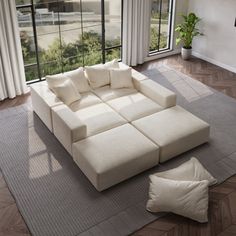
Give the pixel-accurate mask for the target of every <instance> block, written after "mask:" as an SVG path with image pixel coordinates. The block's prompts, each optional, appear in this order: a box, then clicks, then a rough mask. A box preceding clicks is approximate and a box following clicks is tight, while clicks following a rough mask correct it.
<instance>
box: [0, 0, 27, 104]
mask: <svg viewBox="0 0 236 236" xmlns="http://www.w3.org/2000/svg"><path fill="white" fill-rule="evenodd" d="M26 92H28V90H27V86H26V83H25V72H24V62H23V57H22V52H21V43H20V36H19V29H18V23H17V17H16V6H15V0H0V101H1V100H3V99H5V98H14V97H15V96H17V95H21V94H24V93H26Z"/></svg>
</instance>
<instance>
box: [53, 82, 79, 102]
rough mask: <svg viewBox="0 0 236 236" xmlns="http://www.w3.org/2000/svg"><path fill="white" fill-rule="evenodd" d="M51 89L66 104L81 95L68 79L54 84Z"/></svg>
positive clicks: (76, 99)
mask: <svg viewBox="0 0 236 236" xmlns="http://www.w3.org/2000/svg"><path fill="white" fill-rule="evenodd" d="M53 91H54V92H55V94H56V96H57V97H58V98H59V99H60V100H62V101H63V102H64V103H65V104H66V105H70V104H71V103H73V102H75V101H78V100H79V99H80V98H81V95H80V94H79V92H78V90H77V89H76V87H75V85H74V83H73V82H72V81H71V80H70V79H68V80H66V81H65V82H63V83H62V84H60V85H58V86H54V87H53Z"/></svg>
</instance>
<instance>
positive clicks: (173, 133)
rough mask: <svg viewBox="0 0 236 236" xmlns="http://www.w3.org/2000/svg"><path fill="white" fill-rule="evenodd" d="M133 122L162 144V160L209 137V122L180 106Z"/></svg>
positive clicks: (186, 149) (157, 142) (158, 143)
mask: <svg viewBox="0 0 236 236" xmlns="http://www.w3.org/2000/svg"><path fill="white" fill-rule="evenodd" d="M132 124H133V125H134V126H135V127H136V128H137V129H138V130H140V131H141V132H142V133H144V134H145V135H146V136H147V137H149V138H150V139H151V140H152V141H153V142H155V143H156V144H157V145H158V146H160V162H164V161H166V160H168V159H170V158H172V157H174V156H177V155H179V154H181V153H183V152H185V151H188V150H190V149H192V148H194V147H196V146H198V145H200V144H202V143H205V142H207V141H208V139H209V131H210V127H209V124H207V123H206V122H204V121H203V120H201V119H199V118H198V117H196V116H194V115H193V114H191V113H190V112H188V111H186V110H184V109H183V108H182V107H180V106H174V107H171V108H169V109H166V110H163V111H160V112H158V113H155V114H153V115H150V116H147V117H144V118H141V119H139V120H136V121H133V122H132Z"/></svg>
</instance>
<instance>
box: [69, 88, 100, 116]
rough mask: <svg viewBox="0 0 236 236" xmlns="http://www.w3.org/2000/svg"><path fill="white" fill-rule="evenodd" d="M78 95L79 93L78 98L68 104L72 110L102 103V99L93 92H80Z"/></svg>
mask: <svg viewBox="0 0 236 236" xmlns="http://www.w3.org/2000/svg"><path fill="white" fill-rule="evenodd" d="M80 95H81V98H80V100H78V101H76V102H73V103H72V104H70V106H69V107H70V109H71V110H72V111H74V112H75V111H78V110H79V109H83V108H85V107H88V106H92V105H95V104H98V103H102V100H101V99H100V98H99V97H98V96H96V95H95V94H94V93H91V92H87V93H81V94H80Z"/></svg>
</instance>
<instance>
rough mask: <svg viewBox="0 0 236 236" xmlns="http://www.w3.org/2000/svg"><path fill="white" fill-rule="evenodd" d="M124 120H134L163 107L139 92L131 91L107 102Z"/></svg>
mask: <svg viewBox="0 0 236 236" xmlns="http://www.w3.org/2000/svg"><path fill="white" fill-rule="evenodd" d="M107 104H108V105H109V106H111V107H112V108H113V109H114V110H115V111H117V112H118V113H119V114H120V115H122V116H123V117H124V118H125V119H126V120H128V121H129V122H130V121H134V120H137V119H139V118H142V117H144V116H148V115H151V114H153V113H155V112H158V111H161V110H163V108H162V107H161V106H160V105H159V104H157V103H155V102H153V101H152V100H151V99H150V98H147V97H146V96H144V95H143V94H141V93H133V94H130V95H127V96H123V97H120V98H116V99H112V100H109V101H108V102H107Z"/></svg>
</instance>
